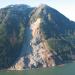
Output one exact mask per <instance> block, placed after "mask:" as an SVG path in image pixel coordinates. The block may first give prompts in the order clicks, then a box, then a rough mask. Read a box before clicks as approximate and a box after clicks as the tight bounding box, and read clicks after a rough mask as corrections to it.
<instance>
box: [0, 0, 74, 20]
mask: <svg viewBox="0 0 75 75" xmlns="http://www.w3.org/2000/svg"><path fill="white" fill-rule="evenodd" d="M11 4H27V5H30V6H38V5H40V4H47V5H49V6H51V7H53V8H55V9H57V10H58V11H60V12H61V13H62V14H64V15H65V16H66V17H68V18H69V19H71V20H73V21H75V0H0V8H3V7H5V6H8V5H11Z"/></svg>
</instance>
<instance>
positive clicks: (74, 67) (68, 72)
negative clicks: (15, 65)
mask: <svg viewBox="0 0 75 75" xmlns="http://www.w3.org/2000/svg"><path fill="white" fill-rule="evenodd" d="M0 75H75V63H71V64H67V65H64V66H57V67H53V68H47V69H36V70H35V69H33V70H25V71H9V72H8V71H1V72H0Z"/></svg>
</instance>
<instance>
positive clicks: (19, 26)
mask: <svg viewBox="0 0 75 75" xmlns="http://www.w3.org/2000/svg"><path fill="white" fill-rule="evenodd" d="M74 60H75V22H73V21H70V20H69V19H68V18H66V17H65V16H64V15H62V14H61V13H60V12H58V11H57V10H55V9H53V8H51V7H49V6H47V5H40V6H39V7H34V8H31V7H29V6H27V5H11V6H8V7H6V8H2V9H0V69H11V70H15V69H16V70H22V69H25V68H39V67H52V66H55V65H59V64H63V63H69V62H72V61H74Z"/></svg>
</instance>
